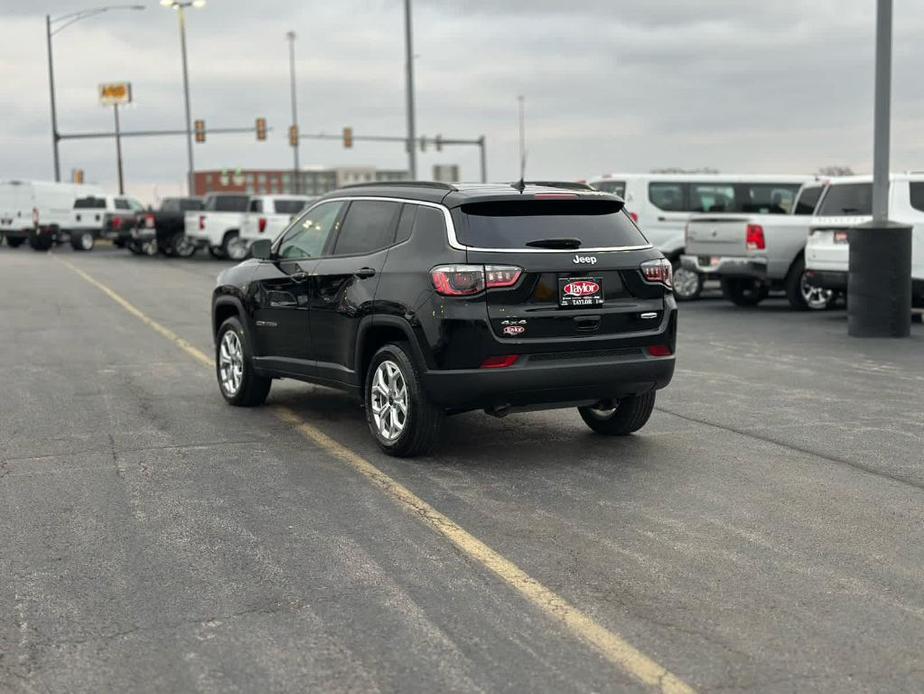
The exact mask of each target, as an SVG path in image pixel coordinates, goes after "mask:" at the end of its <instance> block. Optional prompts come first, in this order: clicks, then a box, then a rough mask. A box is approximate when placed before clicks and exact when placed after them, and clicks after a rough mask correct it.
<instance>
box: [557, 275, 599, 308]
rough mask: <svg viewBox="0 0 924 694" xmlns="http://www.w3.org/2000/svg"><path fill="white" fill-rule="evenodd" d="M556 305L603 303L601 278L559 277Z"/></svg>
mask: <svg viewBox="0 0 924 694" xmlns="http://www.w3.org/2000/svg"><path fill="white" fill-rule="evenodd" d="M558 305H559V306H566V307H569V308H574V307H579V306H602V305H603V280H602V279H601V278H600V277H560V278H559V279H558Z"/></svg>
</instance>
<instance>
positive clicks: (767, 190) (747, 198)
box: [733, 183, 799, 214]
mask: <svg viewBox="0 0 924 694" xmlns="http://www.w3.org/2000/svg"><path fill="white" fill-rule="evenodd" d="M735 189H736V191H737V195H736V198H737V206H736V208H735V209H734V210H733V211H734V212H752V213H755V214H789V213H790V211H791V210H792V204H793V201H794V200H795V198H796V193H797V192H798V191H799V184H798V183H792V184H788V185H787V184H780V183H742V184H736V185H735Z"/></svg>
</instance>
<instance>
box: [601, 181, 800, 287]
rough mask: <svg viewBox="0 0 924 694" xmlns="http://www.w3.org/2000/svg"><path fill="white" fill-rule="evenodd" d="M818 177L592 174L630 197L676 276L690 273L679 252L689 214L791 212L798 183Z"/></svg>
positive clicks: (638, 220)
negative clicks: (672, 265)
mask: <svg viewBox="0 0 924 694" xmlns="http://www.w3.org/2000/svg"><path fill="white" fill-rule="evenodd" d="M813 178H814V177H813V176H799V175H782V174H780V175H775V174H616V173H614V174H606V175H604V176H601V177H599V178H593V179H590V180H588V183H589V184H590V185H591V186H593V187H594V188H596V189H597V190H602V191H605V192H607V193H615V194H616V195H619V196H620V197H621V198H622V199H623V200H625V201H626V211H627V212H628V213H629V214H630V215H631V216H632V219H634V220H635V221H636V223H637V224H638V225H639V227H641V229H642V232H643V233H644V234H645V236H646V237H647V238H648V240H649V241H651V243H652V244H653V245H655V246H657V247H658V250H660V251H661V252H662V253H664V255H666V256H667V257H668V258H669V259H670V260H671V262H672V263H673V264H674V273H675V275H676V273H678V272H679V273H685V272H689V270H685V269H683V268H682V267H680V255H681V254H682V253H683V250H684V229H685V228H686V225H687V221H689V219H690V215H693V214H698V213H703V212H708V213H710V214H712V213H717V212H718V213H723V212H731V213H737V214H741V213H762V214H766V213H770V214H789V212H790V211H791V210H792V206H793V202H794V201H795V198H796V193H798V192H799V188H800V187H801V186H802V184H803V183H806V182H808V181H811V180H813ZM680 279H683V278H680ZM692 279H693V280H694V281H693V282H682V281H679V280H677V278H676V277H675V280H677V281H675V287H684V286H691V287H695V286H697V282H696V281H695V280H696V279H697V278H696V277H694V278H692ZM675 291H676V290H675ZM697 294H698V292H697ZM679 298H695V297H694V296H689V297H686V296H683V297H679Z"/></svg>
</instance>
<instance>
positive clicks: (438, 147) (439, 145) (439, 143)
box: [434, 135, 443, 152]
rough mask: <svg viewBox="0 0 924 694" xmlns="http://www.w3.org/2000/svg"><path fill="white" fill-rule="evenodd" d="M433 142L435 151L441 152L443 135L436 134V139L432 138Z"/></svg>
mask: <svg viewBox="0 0 924 694" xmlns="http://www.w3.org/2000/svg"><path fill="white" fill-rule="evenodd" d="M434 142H435V143H436V151H437V152H442V151H443V136H442V135H437V136H436V140H434Z"/></svg>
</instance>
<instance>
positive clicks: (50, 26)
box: [45, 5, 144, 182]
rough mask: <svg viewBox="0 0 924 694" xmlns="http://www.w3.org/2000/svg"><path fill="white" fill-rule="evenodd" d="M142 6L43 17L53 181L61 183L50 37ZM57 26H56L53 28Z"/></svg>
mask: <svg viewBox="0 0 924 694" xmlns="http://www.w3.org/2000/svg"><path fill="white" fill-rule="evenodd" d="M143 9H144V5H108V6H106V7H93V8H90V9H87V10H78V11H77V12H71V13H69V14H64V15H61V16H60V17H54V18H52V16H51V15H48V14H46V15H45V39H46V43H47V45H48V91H49V93H50V95H51V150H52V154H53V157H54V168H55V181H59V182H60V181H61V158H60V156H59V154H58V141H59V139H60V138H59V137H58V110H57V107H56V105H55V63H54V58H53V57H52V50H51V37H52V36H54V35H55V34H59V33H61V32H62V31H64V30H65V29H67V28H68V27H69V26H70V25H71V24H73V23H74V22H79V21H80V20H81V19H87V18H89V17H95V16H96V15H98V14H102V13H103V12H109V11H110V10H143ZM55 25H57V26H55Z"/></svg>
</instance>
